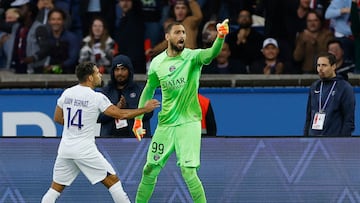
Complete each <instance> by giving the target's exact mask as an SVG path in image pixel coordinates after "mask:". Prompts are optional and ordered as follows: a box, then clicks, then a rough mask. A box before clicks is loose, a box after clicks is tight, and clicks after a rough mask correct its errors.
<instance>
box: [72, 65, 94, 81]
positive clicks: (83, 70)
mask: <svg viewBox="0 0 360 203" xmlns="http://www.w3.org/2000/svg"><path fill="white" fill-rule="evenodd" d="M94 66H95V64H94V63H92V62H89V61H86V62H83V63H80V64H79V65H77V66H76V69H75V74H76V77H77V78H78V80H79V82H80V83H82V82H86V79H87V77H88V76H89V75H92V74H93V73H94V72H95V71H94Z"/></svg>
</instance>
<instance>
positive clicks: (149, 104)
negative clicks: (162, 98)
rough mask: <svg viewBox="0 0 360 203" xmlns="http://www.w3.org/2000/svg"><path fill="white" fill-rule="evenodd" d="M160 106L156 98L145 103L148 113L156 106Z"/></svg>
mask: <svg viewBox="0 0 360 203" xmlns="http://www.w3.org/2000/svg"><path fill="white" fill-rule="evenodd" d="M159 106H160V102H159V101H158V100H156V99H151V100H149V101H147V102H146V103H145V106H144V108H145V110H146V113H149V112H152V111H153V110H154V109H155V108H158V107H159Z"/></svg>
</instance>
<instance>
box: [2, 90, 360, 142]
mask: <svg viewBox="0 0 360 203" xmlns="http://www.w3.org/2000/svg"><path fill="white" fill-rule="evenodd" d="M62 91H63V90H62V89H50V90H47V89H46V90H42V89H32V90H30V89H27V90H0V101H1V103H0V113H1V115H0V136H46V137H53V136H61V129H62V126H60V125H58V124H55V122H54V121H53V120H52V118H53V114H54V109H55V106H56V100H57V98H58V97H59V95H60V94H61V92H62ZM200 92H201V93H202V94H203V95H204V96H207V97H208V98H210V100H211V103H212V106H213V109H214V113H215V120H216V123H217V128H218V133H217V134H218V136H301V135H302V134H303V128H304V123H305V109H306V102H307V94H308V88H296V87H294V88H290V87H274V88H202V89H200ZM355 93H356V100H357V101H360V89H359V88H355ZM155 98H157V99H159V100H160V99H161V95H160V91H157V92H156V94H155ZM359 108H360V106H359V102H357V103H356V112H355V115H359V113H360V109H359ZM158 111H159V109H156V111H155V113H154V116H153V118H152V119H151V128H152V129H155V127H156V124H157V113H158ZM355 119H356V120H355V132H354V133H353V134H354V135H360V127H359V119H360V118H359V117H358V116H355ZM99 128H100V125H99ZM152 131H153V132H154V130H152Z"/></svg>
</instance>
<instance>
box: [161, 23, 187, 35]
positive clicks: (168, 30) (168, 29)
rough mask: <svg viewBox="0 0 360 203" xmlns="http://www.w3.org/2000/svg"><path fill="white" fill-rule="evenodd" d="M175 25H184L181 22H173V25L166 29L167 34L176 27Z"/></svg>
mask: <svg viewBox="0 0 360 203" xmlns="http://www.w3.org/2000/svg"><path fill="white" fill-rule="evenodd" d="M175 25H183V24H182V23H181V22H173V23H170V24H169V25H168V26H167V27H166V29H165V33H170V30H171V28H172V27H174V26H175Z"/></svg>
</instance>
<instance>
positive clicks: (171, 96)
mask: <svg viewBox="0 0 360 203" xmlns="http://www.w3.org/2000/svg"><path fill="white" fill-rule="evenodd" d="M223 43H224V39H220V38H217V39H216V40H215V42H214V44H213V45H212V47H210V48H207V49H194V50H192V49H187V48H185V49H184V50H183V51H182V53H181V54H180V55H178V56H175V57H169V56H167V53H166V50H165V51H163V52H162V53H160V54H159V55H158V56H156V57H155V58H154V59H153V60H152V61H151V64H150V68H149V71H148V79H147V83H146V85H145V87H144V90H143V92H142V95H141V97H140V101H139V107H143V106H144V104H145V102H146V101H148V100H149V99H151V98H152V97H153V96H154V93H155V90H156V88H157V87H159V86H160V88H161V94H162V99H161V100H162V107H161V111H160V112H159V115H158V123H159V125H163V126H176V125H180V124H183V123H187V122H193V121H200V120H201V108H200V104H199V101H198V96H197V94H198V88H199V79H200V75H201V68H202V66H203V65H204V64H209V63H210V62H211V61H212V59H214V58H215V57H216V56H217V55H218V54H219V53H220V51H221V48H222V45H223ZM141 117H142V116H138V117H137V118H141Z"/></svg>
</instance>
